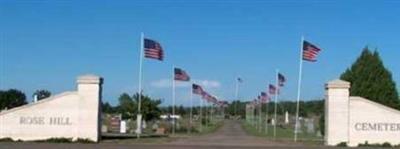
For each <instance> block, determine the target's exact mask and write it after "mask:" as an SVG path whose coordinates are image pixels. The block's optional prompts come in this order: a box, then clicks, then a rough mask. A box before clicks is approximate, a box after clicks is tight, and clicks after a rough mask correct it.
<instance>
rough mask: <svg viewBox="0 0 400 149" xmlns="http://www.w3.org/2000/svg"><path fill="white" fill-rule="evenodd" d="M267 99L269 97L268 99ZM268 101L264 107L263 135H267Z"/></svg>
mask: <svg viewBox="0 0 400 149" xmlns="http://www.w3.org/2000/svg"><path fill="white" fill-rule="evenodd" d="M268 98H269V97H268ZM268 104H269V103H268V101H267V103H266V105H265V117H266V118H265V133H266V134H268Z"/></svg>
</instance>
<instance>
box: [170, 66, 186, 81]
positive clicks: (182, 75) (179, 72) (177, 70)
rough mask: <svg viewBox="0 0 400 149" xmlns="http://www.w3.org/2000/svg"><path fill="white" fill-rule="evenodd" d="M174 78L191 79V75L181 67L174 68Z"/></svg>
mask: <svg viewBox="0 0 400 149" xmlns="http://www.w3.org/2000/svg"><path fill="white" fill-rule="evenodd" d="M174 74H175V75H174V78H175V80H178V81H190V77H189V75H188V74H187V73H186V72H185V71H184V70H182V69H180V68H174Z"/></svg>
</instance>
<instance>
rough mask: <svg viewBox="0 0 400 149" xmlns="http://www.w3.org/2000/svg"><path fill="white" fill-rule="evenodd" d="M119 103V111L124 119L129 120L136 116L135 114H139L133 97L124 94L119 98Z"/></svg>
mask: <svg viewBox="0 0 400 149" xmlns="http://www.w3.org/2000/svg"><path fill="white" fill-rule="evenodd" d="M118 101H119V105H118V109H119V112H120V113H121V114H122V119H129V118H133V117H135V116H136V115H135V113H137V108H136V107H137V106H136V103H135V102H134V101H133V99H132V98H131V96H129V95H128V94H127V93H123V94H121V96H119V98H118Z"/></svg>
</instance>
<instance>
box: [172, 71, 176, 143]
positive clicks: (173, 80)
mask: <svg viewBox="0 0 400 149" xmlns="http://www.w3.org/2000/svg"><path fill="white" fill-rule="evenodd" d="M172 116H173V117H172V122H173V124H172V135H174V134H175V123H176V120H175V118H174V117H175V66H172Z"/></svg>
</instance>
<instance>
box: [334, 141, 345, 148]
mask: <svg viewBox="0 0 400 149" xmlns="http://www.w3.org/2000/svg"><path fill="white" fill-rule="evenodd" d="M336 146H337V147H347V142H340V143H339V144H337V145H336Z"/></svg>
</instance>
